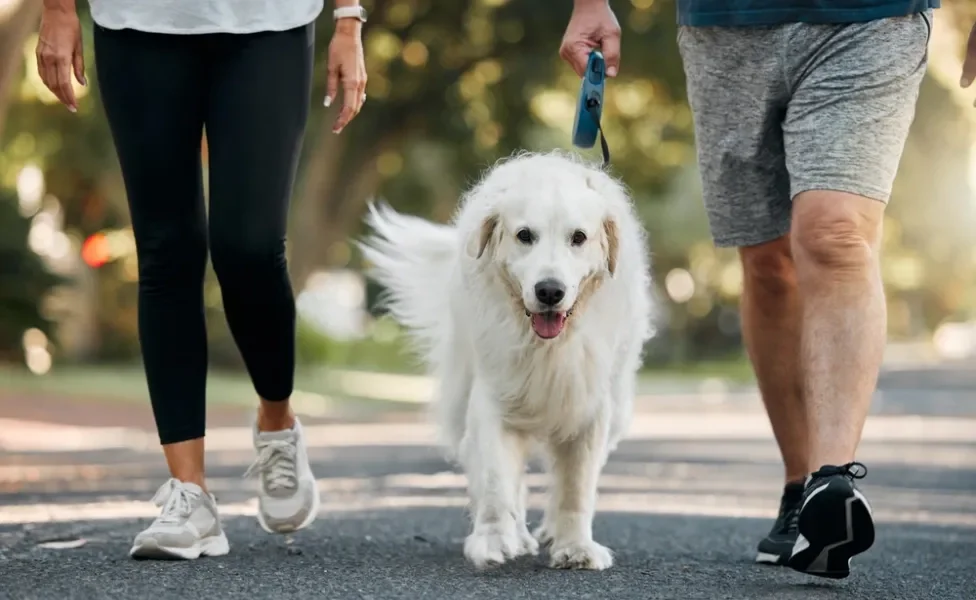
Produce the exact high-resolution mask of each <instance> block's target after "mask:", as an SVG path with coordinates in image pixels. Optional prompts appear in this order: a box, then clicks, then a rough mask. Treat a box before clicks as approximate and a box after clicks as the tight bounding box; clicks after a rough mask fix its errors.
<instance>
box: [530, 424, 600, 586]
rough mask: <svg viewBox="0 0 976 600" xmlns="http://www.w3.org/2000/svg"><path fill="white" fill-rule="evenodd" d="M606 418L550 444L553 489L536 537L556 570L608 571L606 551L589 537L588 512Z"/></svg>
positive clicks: (592, 503) (590, 516)
mask: <svg viewBox="0 0 976 600" xmlns="http://www.w3.org/2000/svg"><path fill="white" fill-rule="evenodd" d="M608 425H609V424H608V423H607V419H606V418H601V419H599V420H598V421H596V422H594V423H592V424H591V425H589V426H587V427H586V428H585V429H584V430H583V431H582V432H580V434H579V435H578V436H577V437H575V438H572V439H569V440H565V441H554V442H552V443H551V444H550V453H551V456H550V460H551V461H552V462H551V465H552V484H553V487H552V490H550V492H549V506H548V509H547V510H546V514H545V517H544V518H543V522H542V526H541V527H539V529H538V530H537V531H536V537H537V538H538V539H539V541H540V542H542V543H543V544H548V545H549V546H550V548H549V554H550V557H551V560H550V565H551V566H552V567H553V568H557V569H594V570H597V571H600V570H603V569H607V568H609V567H610V566H611V565H612V564H613V555H612V554H611V552H610V550H609V549H608V548H606V547H604V546H601V545H600V544H598V543H596V542H595V541H593V515H594V512H595V511H596V492H597V483H598V481H597V480H598V479H599V477H600V471H601V470H602V469H603V465H604V464H605V462H606V459H607V436H608V433H609V432H608Z"/></svg>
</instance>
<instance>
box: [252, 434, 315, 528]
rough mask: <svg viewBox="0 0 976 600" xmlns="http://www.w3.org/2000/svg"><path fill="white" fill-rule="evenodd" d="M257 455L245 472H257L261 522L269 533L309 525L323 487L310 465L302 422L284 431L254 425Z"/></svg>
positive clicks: (262, 526) (259, 517)
mask: <svg viewBox="0 0 976 600" xmlns="http://www.w3.org/2000/svg"><path fill="white" fill-rule="evenodd" d="M254 449H255V450H256V451H257V454H258V456H257V458H256V459H255V460H254V463H253V464H252V465H251V466H250V467H249V468H248V469H247V472H245V473H244V476H245V477H249V476H251V475H257V476H258V478H259V480H260V485H259V486H258V523H260V524H261V528H262V529H264V530H265V531H267V532H268V533H290V532H292V531H298V530H299V529H302V528H304V527H308V525H310V524H311V523H312V521H314V520H315V517H316V516H317V515H318V512H319V488H318V485H316V483H315V476H314V475H312V468H311V467H310V466H309V464H308V451H307V450H306V449H305V435H304V434H303V433H302V425H301V423H299V422H298V419H297V418H296V419H295V425H294V427H292V428H291V429H286V430H284V431H258V429H257V426H255V427H254Z"/></svg>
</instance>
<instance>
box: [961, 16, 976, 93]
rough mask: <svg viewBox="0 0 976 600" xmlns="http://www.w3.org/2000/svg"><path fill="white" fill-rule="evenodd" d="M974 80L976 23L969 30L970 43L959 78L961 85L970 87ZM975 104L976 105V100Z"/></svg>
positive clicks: (967, 45)
mask: <svg viewBox="0 0 976 600" xmlns="http://www.w3.org/2000/svg"><path fill="white" fill-rule="evenodd" d="M973 80H976V23H973V29H972V31H970V32H969V43H968V44H966V58H965V59H964V60H963V63H962V79H960V80H959V85H961V86H962V87H964V88H968V87H969V86H970V85H972V83H973ZM973 106H976V102H974V103H973Z"/></svg>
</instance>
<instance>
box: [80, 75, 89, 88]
mask: <svg viewBox="0 0 976 600" xmlns="http://www.w3.org/2000/svg"><path fill="white" fill-rule="evenodd" d="M81 85H83V86H86V87H87V86H88V78H87V77H85V76H84V75H82V76H81Z"/></svg>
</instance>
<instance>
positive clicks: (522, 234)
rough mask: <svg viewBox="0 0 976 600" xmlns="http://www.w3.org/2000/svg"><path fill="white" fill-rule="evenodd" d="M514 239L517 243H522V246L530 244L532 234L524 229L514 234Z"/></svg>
mask: <svg viewBox="0 0 976 600" xmlns="http://www.w3.org/2000/svg"><path fill="white" fill-rule="evenodd" d="M515 237H517V238H518V241H520V242H522V243H523V244H531V243H532V232H531V231H529V230H528V229H526V228H524V227H523V228H522V229H519V230H518V231H516V232H515Z"/></svg>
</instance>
